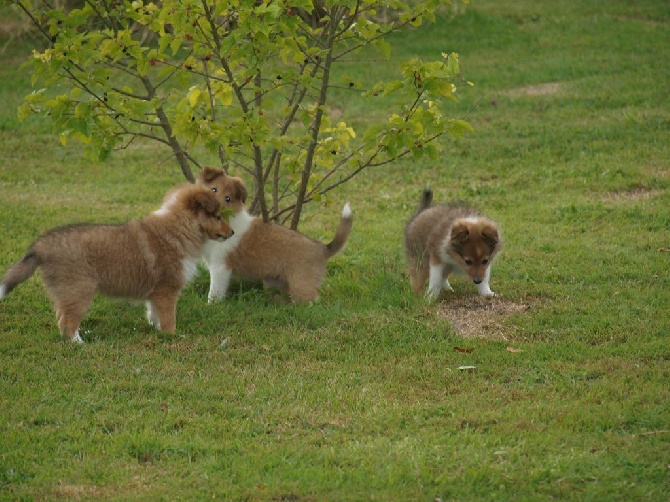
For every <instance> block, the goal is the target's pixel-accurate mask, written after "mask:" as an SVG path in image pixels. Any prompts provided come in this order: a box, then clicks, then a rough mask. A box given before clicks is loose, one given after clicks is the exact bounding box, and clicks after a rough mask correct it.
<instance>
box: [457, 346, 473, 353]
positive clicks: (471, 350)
mask: <svg viewBox="0 0 670 502" xmlns="http://www.w3.org/2000/svg"><path fill="white" fill-rule="evenodd" d="M454 350H455V351H456V352H464V353H465V354H470V353H471V352H474V351H475V349H464V348H462V347H454Z"/></svg>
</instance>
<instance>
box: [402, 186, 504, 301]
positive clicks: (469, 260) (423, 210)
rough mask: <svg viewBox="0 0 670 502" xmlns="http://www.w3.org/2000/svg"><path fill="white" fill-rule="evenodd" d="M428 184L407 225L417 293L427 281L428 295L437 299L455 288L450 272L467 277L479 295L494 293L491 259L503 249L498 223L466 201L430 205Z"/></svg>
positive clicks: (410, 265)
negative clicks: (490, 280) (443, 292)
mask: <svg viewBox="0 0 670 502" xmlns="http://www.w3.org/2000/svg"><path fill="white" fill-rule="evenodd" d="M432 201H433V192H432V191H431V190H430V189H428V188H426V189H425V190H424V191H423V194H422V196H421V201H420V203H419V208H418V209H417V211H416V213H415V214H414V216H413V217H412V219H411V220H410V221H409V223H408V224H407V227H406V228H405V253H406V255H407V264H408V268H409V276H410V280H411V283H412V288H413V289H414V292H415V293H416V294H417V295H418V294H420V293H421V292H422V291H423V289H424V287H425V284H426V280H428V291H427V295H428V297H429V298H431V299H435V298H437V296H438V295H439V294H440V291H441V290H442V288H445V289H448V290H451V289H452V287H451V284H449V275H450V274H451V273H452V272H453V273H457V274H461V275H467V276H468V277H469V278H470V279H471V280H472V282H474V283H475V284H476V285H477V288H478V290H479V294H480V295H487V296H492V295H495V293H494V292H493V291H491V288H490V287H489V279H490V276H491V262H492V261H493V259H494V258H495V257H496V255H497V254H498V253H499V252H500V250H501V249H502V241H501V238H500V232H499V230H498V225H497V224H496V223H495V222H494V221H493V220H491V219H489V218H486V217H485V216H482V215H481V214H480V213H479V212H478V211H476V210H475V209H472V208H471V207H469V206H467V205H465V204H451V205H440V206H431V203H432Z"/></svg>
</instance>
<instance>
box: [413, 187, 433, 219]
mask: <svg viewBox="0 0 670 502" xmlns="http://www.w3.org/2000/svg"><path fill="white" fill-rule="evenodd" d="M432 203H433V191H432V190H431V189H430V187H429V186H428V185H426V188H424V189H423V192H422V193H421V200H420V201H419V207H418V208H417V210H416V214H419V213H420V212H421V211H423V210H425V209H428V208H429V207H430V205H431V204H432Z"/></svg>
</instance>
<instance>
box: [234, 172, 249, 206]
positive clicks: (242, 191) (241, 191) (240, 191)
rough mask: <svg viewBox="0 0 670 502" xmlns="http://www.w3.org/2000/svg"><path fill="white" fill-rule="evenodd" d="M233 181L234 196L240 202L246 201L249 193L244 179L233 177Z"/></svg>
mask: <svg viewBox="0 0 670 502" xmlns="http://www.w3.org/2000/svg"><path fill="white" fill-rule="evenodd" d="M233 181H234V183H235V198H236V199H238V200H241V201H242V204H244V203H246V202H247V196H248V195H249V193H248V192H247V187H246V185H245V184H244V181H242V178H233Z"/></svg>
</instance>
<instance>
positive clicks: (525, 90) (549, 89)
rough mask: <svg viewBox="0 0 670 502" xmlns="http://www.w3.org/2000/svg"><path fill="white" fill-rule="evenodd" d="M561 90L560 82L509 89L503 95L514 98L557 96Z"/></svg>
mask: <svg viewBox="0 0 670 502" xmlns="http://www.w3.org/2000/svg"><path fill="white" fill-rule="evenodd" d="M560 88H561V84H559V83H558V82H550V83H547V84H539V85H529V86H527V87H517V88H516V89H508V90H506V91H503V93H504V94H511V95H514V96H545V95H547V94H556V93H557V92H558V91H559V89H560Z"/></svg>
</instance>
